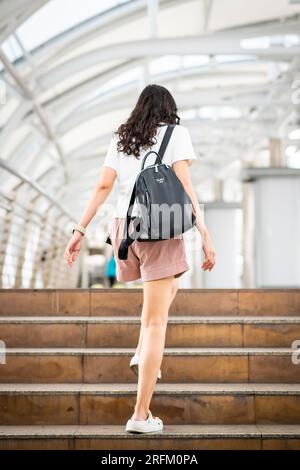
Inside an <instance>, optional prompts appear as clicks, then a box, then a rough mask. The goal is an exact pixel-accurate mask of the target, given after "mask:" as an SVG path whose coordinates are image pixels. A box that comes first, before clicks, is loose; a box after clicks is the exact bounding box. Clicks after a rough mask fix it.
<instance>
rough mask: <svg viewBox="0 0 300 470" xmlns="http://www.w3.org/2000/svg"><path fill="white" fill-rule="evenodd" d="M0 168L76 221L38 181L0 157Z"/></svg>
mask: <svg viewBox="0 0 300 470" xmlns="http://www.w3.org/2000/svg"><path fill="white" fill-rule="evenodd" d="M0 168H4V169H5V170H6V171H8V172H9V173H11V174H12V175H14V176H16V177H17V178H19V179H20V180H21V181H22V182H23V183H27V184H28V185H29V186H30V187H31V188H33V189H35V190H36V191H37V192H38V193H39V194H41V195H42V196H44V197H45V198H46V199H47V200H48V201H49V202H50V203H51V204H52V205H55V206H56V207H57V208H58V209H59V210H60V212H61V213H62V214H64V215H65V216H67V217H68V218H69V219H71V221H72V222H74V223H76V220H75V219H74V218H73V216H72V214H71V213H70V212H69V211H68V210H67V209H66V208H65V207H64V206H63V205H62V204H61V203H60V202H58V201H57V200H56V199H55V198H54V197H53V196H51V195H50V194H48V193H47V192H46V191H44V189H43V188H42V186H40V185H39V184H38V183H36V182H35V181H33V180H32V179H30V178H29V177H28V176H26V175H25V174H24V173H21V172H20V171H18V170H16V169H15V168H13V167H12V166H11V165H10V164H9V163H7V162H6V161H5V160H3V159H2V158H0Z"/></svg>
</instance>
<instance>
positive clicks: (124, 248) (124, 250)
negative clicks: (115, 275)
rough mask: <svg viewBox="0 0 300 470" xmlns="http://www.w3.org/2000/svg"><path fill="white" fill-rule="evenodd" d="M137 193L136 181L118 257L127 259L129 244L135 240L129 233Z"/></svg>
mask: <svg viewBox="0 0 300 470" xmlns="http://www.w3.org/2000/svg"><path fill="white" fill-rule="evenodd" d="M135 195H136V181H135V183H134V186H133V190H132V193H131V196H130V202H129V206H128V210H127V214H126V220H125V226H124V232H123V238H122V241H121V243H120V246H119V250H118V258H119V259H127V255H128V248H129V246H130V245H131V244H132V243H133V242H134V240H135V239H134V238H132V237H130V235H129V224H130V221H131V214H132V210H133V205H134V200H135Z"/></svg>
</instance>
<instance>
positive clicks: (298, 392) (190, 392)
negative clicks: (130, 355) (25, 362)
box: [0, 383, 300, 425]
mask: <svg viewBox="0 0 300 470" xmlns="http://www.w3.org/2000/svg"><path fill="white" fill-rule="evenodd" d="M136 392H137V385H136V384H119V383H116V384H0V422H1V424H2V425H5V424H6V425H63V424H64V425H71V424H80V425H87V424H89V425H117V424H119V425H121V424H123V423H124V422H126V421H127V419H128V418H129V417H130V416H131V414H132V411H133V408H134V404H135V399H136ZM151 410H152V412H153V413H154V415H157V416H160V417H161V418H162V419H163V420H164V421H166V422H167V423H168V424H170V425H175V424H178V425H179V424H182V423H185V424H225V425H226V424H237V425H241V424H300V385H299V384H281V385H279V384H245V383H244V384H243V383H241V384H184V383H177V384H170V383H167V384H162V383H158V384H156V388H155V392H154V396H153V400H152V403H151Z"/></svg>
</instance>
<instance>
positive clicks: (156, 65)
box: [0, 0, 300, 288]
mask: <svg viewBox="0 0 300 470" xmlns="http://www.w3.org/2000/svg"><path fill="white" fill-rule="evenodd" d="M0 42H1V46H0V224H1V226H0V284H1V285H0V287H2V288H18V287H20V288H42V287H45V288H66V287H95V288H101V287H109V286H112V287H114V288H115V287H119V286H120V284H119V283H117V282H115V276H114V260H113V259H112V257H111V251H110V250H111V249H110V246H109V245H107V244H106V243H105V238H106V234H107V232H108V230H109V223H110V216H111V214H112V210H113V207H114V201H115V196H116V191H115V190H116V188H115V190H114V191H113V193H112V194H111V195H110V197H109V199H108V200H107V203H106V204H105V205H104V206H103V208H102V209H100V211H98V213H97V215H96V217H95V218H94V220H93V222H92V223H91V224H90V225H89V227H88V229H87V234H86V237H85V238H84V245H83V249H82V252H81V254H80V257H79V258H78V260H77V261H76V263H75V265H74V266H73V267H72V268H71V269H70V268H68V267H67V265H66V264H65V262H64V259H63V253H64V250H65V247H66V244H67V242H68V240H69V239H70V236H71V229H72V227H73V225H74V224H75V223H77V222H78V220H79V218H80V216H81V214H82V212H83V210H84V208H85V205H86V203H87V201H88V199H89V197H90V195H91V192H92V190H93V187H94V185H95V183H96V181H97V179H98V177H99V172H100V168H101V165H102V162H103V159H104V157H105V154H106V152H107V148H108V143H109V141H110V138H111V136H112V133H113V132H114V130H116V128H117V127H118V126H119V124H120V123H121V122H123V121H124V120H126V119H127V117H128V115H129V113H130V111H131V109H132V108H133V106H134V105H135V102H136V100H137V97H138V94H139V93H140V91H141V90H142V89H143V88H144V86H146V85H147V84H148V83H158V84H161V85H163V86H165V87H167V88H168V89H169V90H170V92H171V93H172V94H173V96H174V98H175V100H176V102H177V105H178V114H179V116H180V117H181V123H182V124H183V125H185V126H187V127H188V128H189V130H190V133H191V137H192V140H193V144H194V147H195V150H196V154H197V157H198V159H197V161H195V162H194V163H193V166H192V167H191V169H192V177H193V181H194V185H195V189H196V191H197V194H198V198H199V202H200V204H201V205H202V208H203V213H204V218H205V222H206V225H207V226H208V229H209V231H210V233H211V236H212V239H213V242H214V245H215V248H216V251H217V258H216V259H217V263H216V266H215V268H214V270H213V271H212V272H205V273H204V272H202V271H201V261H202V252H201V239H199V236H198V235H197V233H196V232H195V231H194V230H193V231H191V232H189V233H187V234H186V236H185V237H186V248H187V252H188V258H189V263H190V268H191V269H190V271H188V272H187V273H186V274H185V275H184V276H182V278H181V279H180V283H181V287H183V288H184V287H186V288H188V287H192V288H194V287H195V288H255V287H258V288H260V287H261V288H273V287H274V288H280V287H286V288H292V287H300V243H299V241H300V1H299V0H264V1H263V2H262V1H261V0H252V1H251V2H249V1H248V0H184V1H182V0H160V1H159V0H148V1H147V0H131V1H130V0H126V1H117V0H111V1H109V0H103V1H99V0H85V1H84V2H83V1H80V0H72V1H71V0H69V1H67V0H49V1H47V0H30V1H28V0H0ZM131 286H134V287H136V286H139V282H136V283H129V284H126V287H131ZM122 287H124V286H122Z"/></svg>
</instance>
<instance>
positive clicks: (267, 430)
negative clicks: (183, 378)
mask: <svg viewBox="0 0 300 470" xmlns="http://www.w3.org/2000/svg"><path fill="white" fill-rule="evenodd" d="M57 437H58V438H70V437H74V438H104V439H108V438H119V439H120V438H123V439H153V438H156V439H161V438H167V437H169V438H175V439H176V438H181V439H182V438H183V439H184V438H185V439H193V438H194V439H197V438H198V439H199V438H208V439H214V438H222V439H224V438H242V439H247V438H275V439H280V438H289V439H299V438H300V425H273V424H272V425H255V424H252V425H223V424H222V425H214V424H208V425H202V424H200V425H198V424H189V425H165V426H164V430H163V431H162V432H159V433H150V434H133V433H127V432H126V431H125V425H123V426H122V425H55V426H53V425H48V426H38V425H36V426H26V425H25V426H12V425H10V426H0V439H7V438H12V439H13V438H23V439H26V438H57Z"/></svg>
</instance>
